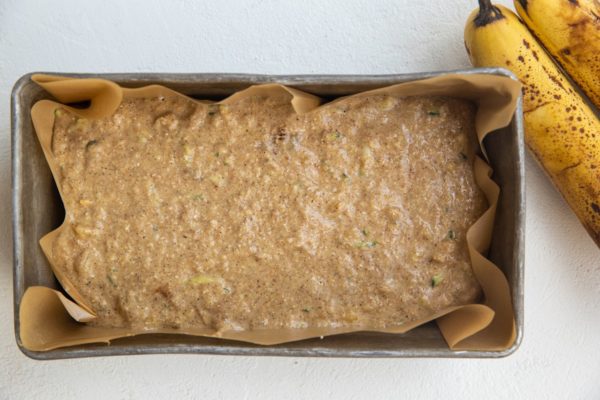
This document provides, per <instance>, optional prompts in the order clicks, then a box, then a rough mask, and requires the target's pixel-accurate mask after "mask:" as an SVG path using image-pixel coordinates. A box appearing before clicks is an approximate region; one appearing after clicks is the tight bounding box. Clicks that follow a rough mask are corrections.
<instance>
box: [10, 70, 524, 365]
mask: <svg viewBox="0 0 600 400" xmlns="http://www.w3.org/2000/svg"><path fill="white" fill-rule="evenodd" d="M452 72H455V73H463V74H470V73H488V74H499V75H507V76H512V75H511V74H510V72H508V71H506V70H503V69H497V68H486V69H468V70H460V71H452ZM441 73H444V72H428V73H415V74H402V75H243V74H99V75H94V76H98V77H102V78H107V79H111V80H114V81H116V82H118V83H120V84H122V85H124V86H131V87H135V86H142V85H148V84H152V83H160V84H162V85H165V86H169V87H171V88H173V89H175V90H178V91H181V92H183V93H186V94H189V95H192V96H198V97H213V98H218V97H223V96H226V95H228V94H231V93H232V92H234V91H236V90H240V89H242V88H245V87H247V86H249V85H251V84H257V83H265V82H279V83H283V84H286V85H290V86H295V87H298V88H300V89H302V90H305V91H308V92H311V93H314V94H317V95H320V96H325V97H336V96H340V95H346V94H351V93H356V92H358V91H363V90H368V89H372V88H375V87H381V86H386V85H390V84H394V83H399V82H406V81H410V80H416V79H422V78H425V77H431V76H436V75H439V74H441ZM65 75H69V76H80V77H85V76H90V75H89V74H65ZM29 77H30V75H29V74H28V75H25V76H23V77H22V78H21V79H20V80H19V81H18V82H17V83H16V84H15V86H14V89H13V94H12V154H13V177H12V179H13V181H12V182H13V229H14V247H13V250H14V307H15V333H16V338H17V343H18V345H19V347H20V349H21V350H22V351H23V352H24V353H25V354H26V355H27V356H29V357H31V358H35V359H60V358H79V357H95V356H108V355H128V354H154V353H159V354H160V353H163V354H164V353H197V354H238V355H265V356H267V355H276V356H318V357H452V358H454V357H459V358H464V357H480V358H486V357H491V358H497V357H503V356H506V355H509V354H511V353H512V352H514V351H515V350H516V349H517V347H518V346H519V344H520V342H521V338H522V333H523V255H524V217H525V215H524V213H525V199H524V148H523V127H522V119H521V111H522V110H521V105H520V103H519V107H518V110H517V112H516V113H515V118H514V119H513V122H512V124H511V125H510V127H508V128H506V129H503V130H501V131H499V132H497V133H493V134H491V135H490V136H489V138H488V139H486V141H487V142H488V143H487V144H488V145H489V149H488V152H489V156H490V162H491V164H492V166H493V168H494V170H495V175H494V178H495V179H496V181H497V182H498V183H499V184H500V186H501V187H502V192H501V199H500V207H499V211H498V216H497V223H496V226H495V228H494V239H493V243H492V248H491V249H490V258H491V259H492V260H494V261H495V262H497V263H498V264H499V265H501V266H502V267H503V268H504V270H505V273H506V274H507V276H508V278H509V282H510V285H511V288H512V294H513V303H514V307H515V313H516V320H517V340H516V342H515V344H514V345H513V346H512V347H511V348H510V349H507V350H505V351H501V352H492V351H485V352H482V351H451V350H449V349H448V348H447V346H446V343H445V342H444V340H443V338H442V337H441V335H440V334H439V331H438V330H437V328H436V327H435V325H434V324H427V325H425V326H422V327H419V328H417V329H415V330H413V331H411V332H408V333H407V334H404V335H385V334H378V333H358V334H349V335H341V336H335V337H328V338H325V339H323V340H319V339H316V340H307V341H301V342H296V343H290V344H284V345H279V346H271V347H261V346H254V345H249V344H245V343H238V342H229V341H219V340H215V339H209V338H199V337H190V336H183V335H143V336H137V337H134V338H128V339H120V340H116V341H114V342H112V343H111V345H110V346H107V345H102V344H94V345H81V346H75V347H70V348H65V349H57V350H52V351H49V352H31V351H28V350H26V349H24V348H23V346H22V343H21V342H20V338H19V320H18V308H19V302H20V299H21V296H22V294H23V292H24V291H25V290H26V288H27V287H29V286H32V285H45V286H50V287H58V284H57V282H56V281H55V279H54V277H53V275H52V272H51V270H50V268H49V265H48V263H47V261H46V260H45V258H44V256H43V254H42V253H41V251H40V249H39V246H38V245H37V241H38V240H39V238H40V237H41V236H42V235H43V234H45V233H46V232H47V231H49V230H51V229H52V228H54V227H55V226H57V225H58V224H59V223H60V221H61V219H62V218H63V216H64V211H63V210H62V205H61V203H60V199H59V198H58V195H57V193H56V189H55V187H54V184H53V181H52V177H51V175H50V172H49V169H48V167H47V166H46V163H45V160H44V157H43V154H42V153H41V149H40V148H39V145H38V143H37V139H36V138H35V132H34V131H33V128H32V126H31V122H30V119H29V110H30V108H31V105H32V104H33V103H34V102H35V101H37V100H39V99H41V98H45V97H47V96H48V95H47V94H46V93H45V92H43V91H42V90H41V89H40V88H39V87H37V86H36V85H35V84H33V83H32V82H31V81H30V79H29Z"/></svg>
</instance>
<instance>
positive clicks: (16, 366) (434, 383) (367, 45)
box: [0, 0, 600, 400]
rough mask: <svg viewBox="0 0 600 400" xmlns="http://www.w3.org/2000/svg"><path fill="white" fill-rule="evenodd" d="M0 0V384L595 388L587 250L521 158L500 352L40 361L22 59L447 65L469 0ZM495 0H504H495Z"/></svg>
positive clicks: (386, 393)
mask: <svg viewBox="0 0 600 400" xmlns="http://www.w3.org/2000/svg"><path fill="white" fill-rule="evenodd" d="M125 3H126V2H124V1H117V0H112V1H78V2H74V1H72V2H68V1H66V0H54V1H33V0H27V1H23V0H21V1H18V0H3V1H2V2H0V88H1V91H0V93H2V96H0V110H1V115H2V118H0V171H2V173H1V174H0V192H1V196H2V198H1V199H0V204H1V205H2V206H0V221H2V223H3V229H2V230H1V231H0V254H1V256H0V296H1V298H0V320H2V321H4V322H2V324H0V399H31V398H35V399H46V398H48V399H81V398H85V399H109V398H123V399H130V398H131V399H133V398H136V399H137V398H139V399H168V398H177V399H187V398H207V399H208V398H256V397H260V398H273V399H279V398H331V399H334V398H336V399H337V398H339V399H344V400H348V399H352V398H381V399H387V398H391V397H401V398H423V397H433V396H436V397H440V398H460V399H480V398H484V399H485V398H501V399H511V400H512V399H517V398H556V399H566V398H569V399H575V398H582V399H591V398H600V312H599V310H598V306H597V304H599V303H600V250H598V248H597V247H596V246H595V245H594V243H593V242H592V240H591V239H590V238H589V237H588V236H587V235H586V233H585V231H584V229H583V228H582V227H581V226H580V224H579V222H578V221H577V219H576V218H575V216H574V215H573V214H572V213H571V211H570V210H569V209H568V207H567V205H566V204H565V203H564V201H563V200H562V199H561V198H560V197H559V195H558V194H557V192H556V191H555V190H554V189H553V187H552V186H551V184H550V182H549V181H548V179H546V177H545V176H544V175H543V174H542V172H541V171H540V169H539V168H538V167H537V165H536V164H535V163H534V162H533V161H532V159H531V157H529V156H528V159H527V166H526V168H527V180H526V185H527V235H526V236H527V239H526V240H527V242H526V243H527V244H526V274H525V281H526V282H525V307H526V312H525V336H524V341H523V344H522V346H521V348H520V349H519V350H517V352H516V353H515V354H514V355H512V356H510V357H508V358H505V359H500V360H443V359H442V360H439V359H431V360H428V359H381V360H379V359H303V358H269V357H265V358H252V357H221V356H192V355H166V356H162V355H161V356H132V357H113V358H100V359H82V360H66V361H52V362H40V361H33V360H30V359H28V358H27V357H25V356H24V355H23V354H21V352H20V351H19V350H18V349H17V346H16V344H15V340H14V333H13V324H12V320H13V311H12V272H11V271H12V255H11V252H12V247H11V246H12V244H11V229H10V206H9V204H10V200H9V194H10V173H9V171H10V136H9V107H10V105H9V94H10V90H11V87H12V85H13V83H14V82H15V81H16V80H17V78H19V77H20V76H21V75H23V74H25V73H27V72H31V71H39V70H44V71H63V72H253V73H273V74H295V73H303V74H311V73H336V74H342V73H353V74H385V73H402V72H415V71H427V70H442V69H452V68H463V67H467V66H468V59H467V57H466V54H465V51H464V47H463V26H464V21H465V19H466V17H467V15H468V13H469V12H470V10H471V9H472V8H473V7H474V6H475V3H476V2H475V1H474V0H446V1H441V0H440V1H434V0H428V1H408V0H379V1H372V2H368V1H366V0H364V1H359V0H335V1H333V0H328V1H323V0H304V1H277V0H247V1H242V0H237V1H233V0H230V1H226V0H223V1H210V2H208V1H191V0H189V1H188V0H179V1H175V0H171V1H159V0H152V1H150V0H145V1H132V2H127V4H125ZM501 3H505V4H506V5H511V2H510V1H501Z"/></svg>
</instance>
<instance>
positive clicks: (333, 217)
mask: <svg viewBox="0 0 600 400" xmlns="http://www.w3.org/2000/svg"><path fill="white" fill-rule="evenodd" d="M56 114H57V115H56V122H55V127H54V136H53V143H52V148H53V152H54V155H55V157H56V160H57V163H58V165H59V167H60V175H61V176H60V178H61V182H62V192H63V193H62V195H63V200H64V202H65V206H66V209H67V210H68V211H67V216H66V222H67V228H66V229H64V230H63V231H62V233H61V234H60V236H59V237H58V238H57V239H56V240H55V242H54V243H53V247H52V253H51V254H50V257H51V259H52V262H53V263H54V265H55V266H56V267H57V268H60V269H61V270H62V271H64V272H65V274H66V275H67V276H68V279H70V280H71V281H72V282H73V283H74V285H75V286H76V287H77V289H78V290H79V292H80V293H81V295H82V296H83V297H84V299H85V300H86V301H87V303H88V305H90V306H91V307H92V309H93V310H94V311H95V312H96V313H97V315H98V319H97V320H96V321H95V322H94V324H96V325H99V326H131V327H132V328H136V329H155V328H204V327H207V328H214V329H216V330H229V329H235V330H252V329H261V328H303V327H317V326H318V327H361V326H368V327H371V328H384V327H389V326H393V325H397V324H400V323H403V322H408V321H411V320H414V319H417V318H422V317H426V316H428V315H430V314H431V313H433V312H435V311H437V310H440V309H442V308H445V307H448V306H451V305H460V304H465V303H469V302H473V301H475V300H477V299H478V296H479V294H480V288H479V285H478V283H477V281H476V280H475V278H474V276H473V272H472V269H471V266H470V262H469V258H468V253H467V247H466V241H465V235H466V230H467V228H468V227H469V226H470V225H471V224H473V222H474V221H475V220H476V219H477V218H478V217H479V216H480V215H481V214H482V212H483V211H484V209H485V206H486V203H485V200H484V197H483V194H482V193H481V191H480V190H479V188H478V187H477V186H476V184H475V182H474V177H473V167H472V165H473V157H474V148H475V134H474V107H473V106H472V105H471V104H470V103H469V102H466V101H463V100H458V99H451V98H443V97H412V98H396V97H389V96H385V95H378V96H370V97H352V98H347V99H343V100H341V101H338V102H334V103H330V104H327V105H324V106H322V107H320V108H318V109H316V110H314V111H312V112H309V113H307V114H304V115H296V114H295V112H294V110H293V109H292V107H291V104H290V96H289V95H280V96H279V95H278V96H269V97H259V96H255V97H249V98H246V99H244V100H241V101H238V102H236V103H235V104H232V105H228V106H223V105H216V104H212V105H211V104H198V103H195V102H193V101H191V100H188V99H184V98H180V97H173V98H163V97H160V98H158V97H157V98H144V99H126V100H124V101H123V103H122V105H121V106H120V107H119V109H118V110H117V111H116V113H115V114H114V115H112V116H111V117H107V118H104V119H99V120H86V119H82V118H78V117H76V116H75V115H74V114H71V113H69V112H68V111H66V110H65V109H60V110H58V111H57V113H56Z"/></svg>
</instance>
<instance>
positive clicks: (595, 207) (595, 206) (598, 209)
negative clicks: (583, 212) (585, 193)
mask: <svg viewBox="0 0 600 400" xmlns="http://www.w3.org/2000/svg"><path fill="white" fill-rule="evenodd" d="M590 205H591V206H592V210H594V212H595V213H596V214H600V206H599V205H598V204H596V203H592V204H590Z"/></svg>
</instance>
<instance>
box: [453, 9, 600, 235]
mask: <svg viewBox="0 0 600 400" xmlns="http://www.w3.org/2000/svg"><path fill="white" fill-rule="evenodd" d="M479 5H480V8H479V9H478V10H474V11H473V13H471V15H470V16H469V19H468V21H467V24H466V27H465V46H466V48H467V52H468V53H469V57H470V58H471V62H472V63H473V65H475V66H486V67H487V66H502V67H507V68H508V69H510V70H512V71H513V72H514V73H515V74H516V75H517V76H518V77H519V79H520V80H521V82H522V83H523V111H524V121H525V141H526V143H527V145H528V147H529V149H530V150H531V152H532V153H533V155H534V157H535V158H536V159H537V160H538V162H539V163H540V164H541V166H542V167H543V168H544V170H545V171H546V172H547V173H548V175H549V176H550V178H551V179H552V181H553V182H554V184H555V185H556V187H557V188H558V190H559V191H560V192H561V193H562V195H563V196H564V198H565V199H566V201H567V202H568V203H569V205H570V206H571V208H572V209H573V211H575V214H576V215H577V216H578V217H579V219H580V220H581V222H582V223H583V225H584V226H585V228H586V229H587V231H588V232H589V234H590V235H591V236H592V238H593V239H594V241H595V242H596V244H597V245H598V246H600V120H598V118H597V117H596V115H595V114H594V112H593V111H592V110H591V109H590V107H589V106H588V105H587V104H586V103H585V102H584V100H583V99H582V98H581V96H579V95H578V94H577V92H576V91H575V90H574V88H573V86H572V85H571V84H570V83H569V81H568V80H567V79H566V78H565V76H563V75H562V74H561V72H560V70H559V69H558V66H557V65H556V64H554V62H553V61H552V59H551V57H550V56H549V55H548V54H547V53H546V52H545V51H544V49H543V48H542V47H541V45H540V44H539V43H538V42H537V41H536V40H535V38H534V37H533V36H532V34H531V33H530V32H529V30H528V29H527V27H526V26H525V25H523V23H522V22H521V21H520V20H519V18H518V17H517V16H516V15H515V14H514V13H513V12H512V11H510V10H508V9H507V8H505V7H502V6H499V5H496V6H494V5H492V4H491V2H490V0H479Z"/></svg>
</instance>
